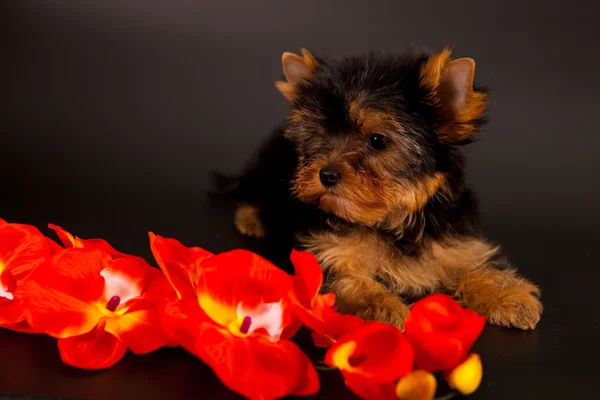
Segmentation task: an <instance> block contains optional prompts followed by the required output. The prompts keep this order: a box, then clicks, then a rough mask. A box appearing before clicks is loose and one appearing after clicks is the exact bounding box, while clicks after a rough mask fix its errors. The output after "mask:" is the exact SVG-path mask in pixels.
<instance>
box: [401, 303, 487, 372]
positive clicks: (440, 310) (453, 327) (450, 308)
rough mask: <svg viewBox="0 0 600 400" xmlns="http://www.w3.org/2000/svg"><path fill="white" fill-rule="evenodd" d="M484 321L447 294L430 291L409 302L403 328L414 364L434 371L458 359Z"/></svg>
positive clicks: (456, 361)
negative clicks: (408, 309) (411, 350)
mask: <svg viewBox="0 0 600 400" xmlns="http://www.w3.org/2000/svg"><path fill="white" fill-rule="evenodd" d="M484 325H485V318H484V317H481V316H479V315H477V313H475V312H474V311H472V310H469V309H466V308H462V307H461V306H460V305H459V304H458V303H457V302H456V301H455V300H453V299H452V298H451V297H450V296H446V295H443V294H434V295H431V296H428V297H425V298H424V299H422V300H420V301H418V302H416V303H415V304H414V305H413V307H412V309H411V311H410V314H409V315H408V317H407V318H406V321H405V323H404V330H405V334H406V337H407V338H408V340H409V341H410V343H411V344H412V346H413V348H414V350H415V361H416V364H417V367H418V368H420V369H424V370H427V371H431V372H437V371H447V370H449V369H452V368H454V367H455V366H457V365H458V364H459V363H460V362H462V361H463V360H464V358H465V357H466V356H467V353H468V352H469V350H470V349H471V346H472V345H473V343H474V342H475V340H477V338H478V337H479V335H480V334H481V331H482V330H483V327H484Z"/></svg>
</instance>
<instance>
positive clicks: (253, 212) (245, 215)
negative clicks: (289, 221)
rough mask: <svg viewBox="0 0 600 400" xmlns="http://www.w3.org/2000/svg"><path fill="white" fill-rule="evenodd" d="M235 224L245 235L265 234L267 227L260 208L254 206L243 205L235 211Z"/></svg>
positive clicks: (260, 236) (259, 236) (262, 235)
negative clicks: (261, 217) (262, 219)
mask: <svg viewBox="0 0 600 400" xmlns="http://www.w3.org/2000/svg"><path fill="white" fill-rule="evenodd" d="M235 226H236V228H237V229H238V231H240V233H242V234H243V235H246V236H251V237H256V238H262V237H264V236H265V228H264V226H263V223H262V221H261V220H260V216H259V210H258V208H256V207H254V206H251V205H243V206H240V207H239V208H238V209H237V210H236V211H235Z"/></svg>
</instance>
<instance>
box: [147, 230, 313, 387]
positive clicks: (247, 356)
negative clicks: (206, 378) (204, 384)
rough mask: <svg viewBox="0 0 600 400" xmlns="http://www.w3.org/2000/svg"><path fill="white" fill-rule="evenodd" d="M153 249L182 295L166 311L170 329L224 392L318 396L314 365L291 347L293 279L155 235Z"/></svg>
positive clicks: (267, 266) (254, 259)
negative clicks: (225, 388) (227, 388)
mask: <svg viewBox="0 0 600 400" xmlns="http://www.w3.org/2000/svg"><path fill="white" fill-rule="evenodd" d="M150 245H151V247H152V251H153V253H154V255H155V258H156V260H157V262H158V264H159V265H160V267H161V268H162V269H163V271H164V272H165V274H166V275H167V276H170V281H171V283H172V284H173V287H174V288H175V289H176V290H177V291H178V292H179V293H180V300H177V301H173V302H170V303H168V304H167V305H166V306H165V312H164V318H165V320H164V324H165V326H168V327H169V329H170V331H171V333H172V335H173V337H174V338H177V340H178V342H179V343H180V344H181V345H182V346H183V347H184V348H185V349H186V350H188V351H190V352H191V353H193V354H195V355H196V356H197V357H199V358H200V359H201V360H203V361H204V362H205V363H207V364H208V365H209V366H210V367H211V368H212V369H213V371H214V372H215V373H216V374H217V376H218V377H219V379H221V381H222V382H223V383H224V384H225V385H226V386H227V387H229V388H230V389H231V390H233V391H235V392H237V393H240V394H242V395H243V396H245V397H248V398H251V399H275V398H279V397H283V396H285V395H288V394H292V395H311V394H314V393H316V392H317V391H318V390H319V381H318V377H317V374H316V371H315V370H314V368H313V366H312V364H311V362H310V360H309V359H308V357H306V355H304V354H303V353H302V351H301V350H300V349H299V348H298V347H297V346H296V345H295V344H294V343H292V342H291V341H289V340H288V339H289V338H290V337H291V336H292V335H293V334H294V333H295V332H296V330H297V329H298V327H299V325H298V323H297V321H296V319H295V317H294V315H293V314H292V312H291V309H290V304H291V302H292V298H293V297H295V294H294V286H293V281H292V279H291V277H290V276H289V275H287V274H286V273H285V272H283V271H282V270H280V269H278V268H277V267H275V266H274V265H272V264H271V263H269V262H268V261H266V260H265V259H263V258H261V257H259V256H258V255H256V254H254V253H251V252H248V251H244V250H234V251H230V252H225V253H221V254H218V255H212V254H210V253H208V252H206V251H203V250H201V249H199V248H185V247H184V246H183V245H181V243H179V242H177V241H176V240H174V239H165V238H162V237H159V236H155V235H154V234H152V233H150ZM186 280H187V283H185V281H186ZM184 283H185V284H184ZM193 293H195V296H193V295H192V294H193Z"/></svg>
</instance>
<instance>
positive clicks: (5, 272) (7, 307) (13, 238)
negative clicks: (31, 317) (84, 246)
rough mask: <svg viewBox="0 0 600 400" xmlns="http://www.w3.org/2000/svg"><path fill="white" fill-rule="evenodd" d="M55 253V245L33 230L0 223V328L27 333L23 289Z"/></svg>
mask: <svg viewBox="0 0 600 400" xmlns="http://www.w3.org/2000/svg"><path fill="white" fill-rule="evenodd" d="M57 250H58V245H57V244H56V243H54V242H52V241H51V240H50V239H48V238H46V237H45V236H44V235H42V233H41V232H40V231H39V230H38V229H37V228H35V227H33V226H30V225H23V224H12V223H11V224H9V223H7V222H6V221H4V220H2V219H0V326H2V327H4V328H9V329H13V330H17V331H22V332H31V327H30V326H29V325H28V324H27V322H26V320H25V314H24V308H23V302H22V300H23V296H24V293H23V285H24V284H25V281H26V280H27V278H28V277H29V275H30V274H31V273H32V272H33V271H34V270H35V269H36V268H37V267H39V266H40V265H42V264H44V263H47V262H48V260H49V259H50V257H51V255H52V254H53V253H54V252H55V251H57Z"/></svg>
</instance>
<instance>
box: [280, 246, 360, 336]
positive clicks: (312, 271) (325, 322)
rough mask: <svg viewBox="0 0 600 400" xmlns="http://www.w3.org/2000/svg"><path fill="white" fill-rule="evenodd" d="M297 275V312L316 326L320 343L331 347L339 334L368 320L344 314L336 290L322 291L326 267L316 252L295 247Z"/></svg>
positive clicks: (295, 309)
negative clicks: (340, 311)
mask: <svg viewBox="0 0 600 400" xmlns="http://www.w3.org/2000/svg"><path fill="white" fill-rule="evenodd" d="M291 260H292V264H293V265H294V269H295V275H294V277H293V278H292V279H293V280H294V287H295V293H296V296H297V297H296V301H295V302H294V305H293V306H294V312H295V313H296V316H297V317H298V318H299V319H300V320H301V321H302V322H303V323H304V325H306V326H307V327H308V328H310V329H311V330H312V336H313V341H314V343H315V345H316V346H317V347H329V346H331V345H332V344H333V343H335V342H336V340H337V339H338V338H340V337H341V336H343V335H345V334H346V333H348V332H352V331H354V330H356V329H358V328H360V327H361V326H363V325H364V324H365V321H364V320H363V319H361V318H359V317H356V316H354V315H347V314H340V313H338V312H337V308H336V306H335V294H333V293H325V294H319V292H320V290H321V286H322V284H323V270H322V269H321V267H320V266H319V263H318V262H317V259H316V258H315V256H314V255H313V254H312V253H309V252H305V251H296V250H293V251H292V255H291Z"/></svg>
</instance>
